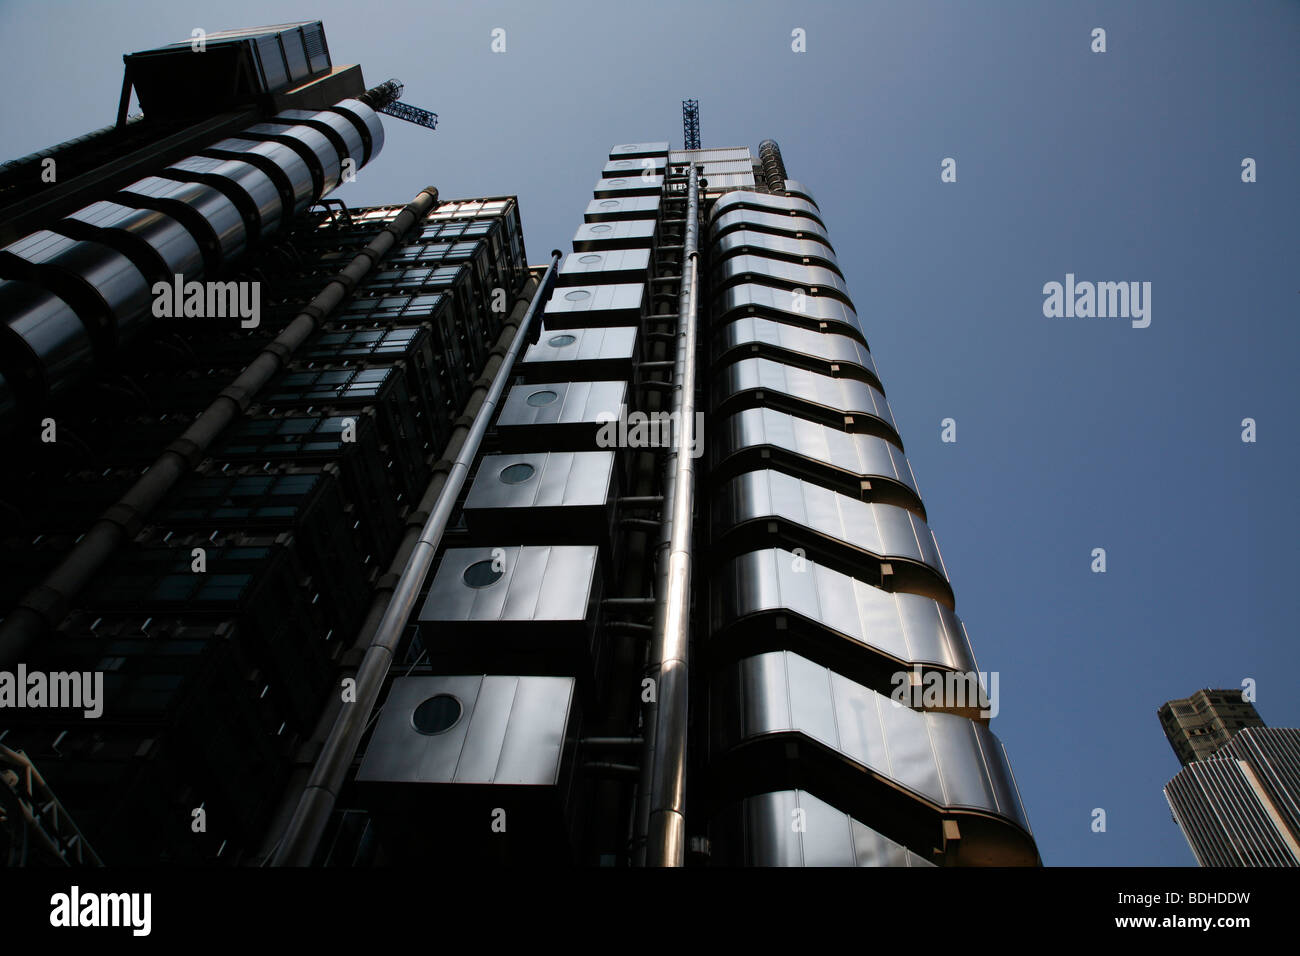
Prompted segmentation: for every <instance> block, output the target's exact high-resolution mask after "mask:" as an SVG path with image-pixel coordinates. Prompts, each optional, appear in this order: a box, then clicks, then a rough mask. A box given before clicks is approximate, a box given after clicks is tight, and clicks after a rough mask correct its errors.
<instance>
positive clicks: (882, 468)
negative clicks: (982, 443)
mask: <svg viewBox="0 0 1300 956" xmlns="http://www.w3.org/2000/svg"><path fill="white" fill-rule="evenodd" d="M709 447H710V448H711V449H712V456H713V457H712V460H713V476H714V477H715V479H716V478H724V477H730V476H731V475H734V474H735V473H736V472H737V471H745V470H749V469H751V468H755V467H766V463H767V460H768V459H769V458H770V459H771V465H772V466H773V467H777V468H780V469H782V470H784V471H789V472H790V473H792V474H798V475H800V476H802V477H806V478H809V479H810V480H812V481H815V482H818V483H824V484H827V485H828V486H829V487H832V488H837V489H840V490H842V491H845V492H847V493H849V494H857V493H859V492H860V493H861V494H862V496H863V498H864V499H866V500H869V501H884V502H887V503H890V504H898V505H901V506H902V507H904V508H907V509H908V510H909V511H912V512H914V513H915V514H918V515H920V516H921V517H922V518H924V517H925V507H924V506H923V505H922V504H921V499H920V495H919V493H918V492H917V489H916V480H915V478H913V476H912V468H911V466H910V465H909V464H908V463H907V459H906V458H905V457H904V456H903V453H902V452H901V451H899V450H898V448H896V447H895V446H894V445H892V444H890V443H889V442H887V441H885V440H884V439H883V438H877V437H876V436H875V435H855V434H850V433H848V432H843V431H839V430H837V429H834V428H829V427H827V426H825V425H819V424H817V423H816V422H810V421H808V420H807V419H803V418H799V417H797V416H795V415H789V414H786V413H785V412H779V411H776V410H774V409H771V408H749V409H746V410H745V411H743V412H738V413H736V414H735V415H732V416H730V417H729V418H725V419H723V420H722V421H721V422H719V423H718V424H717V425H715V426H714V431H713V435H712V437H711V439H710V441H709ZM732 459H734V460H732ZM864 483H865V484H867V485H869V487H863V485H864Z"/></svg>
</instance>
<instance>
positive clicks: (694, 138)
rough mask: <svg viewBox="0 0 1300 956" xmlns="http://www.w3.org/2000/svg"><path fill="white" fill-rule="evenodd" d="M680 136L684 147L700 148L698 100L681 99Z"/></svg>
mask: <svg viewBox="0 0 1300 956" xmlns="http://www.w3.org/2000/svg"><path fill="white" fill-rule="evenodd" d="M682 136H683V138H684V139H685V140H686V147H685V148H686V149H699V148H700V101H699V100H682Z"/></svg>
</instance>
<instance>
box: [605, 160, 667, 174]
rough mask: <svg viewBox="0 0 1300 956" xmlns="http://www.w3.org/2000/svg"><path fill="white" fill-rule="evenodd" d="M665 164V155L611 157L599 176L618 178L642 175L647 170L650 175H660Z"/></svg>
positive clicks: (665, 166)
mask: <svg viewBox="0 0 1300 956" xmlns="http://www.w3.org/2000/svg"><path fill="white" fill-rule="evenodd" d="M667 165H668V158H667V157H666V156H653V157H651V156H646V157H642V158H641V159H611V160H610V161H609V162H607V163H606V164H605V168H604V169H602V170H601V171H600V176H601V178H602V179H618V178H619V177H624V178H626V177H630V176H644V175H646V173H647V172H648V173H649V174H650V175H651V176H662V175H663V174H664V169H665V168H667Z"/></svg>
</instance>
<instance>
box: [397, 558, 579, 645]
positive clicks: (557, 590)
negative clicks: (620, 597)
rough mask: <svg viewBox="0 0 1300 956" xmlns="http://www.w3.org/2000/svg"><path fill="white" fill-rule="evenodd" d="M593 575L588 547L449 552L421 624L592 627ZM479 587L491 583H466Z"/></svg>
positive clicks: (425, 608) (420, 616) (444, 559)
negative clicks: (554, 623) (575, 624)
mask: <svg viewBox="0 0 1300 956" xmlns="http://www.w3.org/2000/svg"><path fill="white" fill-rule="evenodd" d="M484 562H486V563H487V565H488V567H482V565H483V563H484ZM493 565H495V569H494V568H493V567H492V566H493ZM473 568H478V569H479V571H480V572H481V575H476V574H475V573H474V572H473V571H472V570H471V569H473ZM466 572H470V573H469V579H468V580H467V578H466ZM596 575H597V569H596V548H595V547H592V546H587V545H563V546H561V545H556V546H550V547H548V546H541V545H539V546H522V547H520V546H503V547H498V548H489V547H483V548H448V549H447V551H446V552H445V553H444V554H443V557H442V562H441V563H440V564H439V565H438V571H437V573H436V574H435V575H434V578H433V583H432V584H431V585H430V586H429V595H428V597H427V598H426V599H425V602H424V607H423V608H422V609H421V610H420V613H419V620H420V621H421V622H456V621H460V622H465V621H491V622H503V621H510V622H514V623H515V624H522V623H525V622H544V621H569V622H573V621H579V622H585V621H592V622H594V618H595V613H596V612H595V602H596V600H597V599H598V597H599V594H598V590H597V588H596V580H597V576H596ZM480 581H487V582H489V583H484V584H480V585H477V586H476V584H475V583H470V582H480ZM436 633H443V632H442V631H438V632H436Z"/></svg>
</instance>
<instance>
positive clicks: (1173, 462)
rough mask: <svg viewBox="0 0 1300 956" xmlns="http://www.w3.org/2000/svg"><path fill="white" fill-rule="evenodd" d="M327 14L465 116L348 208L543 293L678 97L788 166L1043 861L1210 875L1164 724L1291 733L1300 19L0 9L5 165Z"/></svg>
mask: <svg viewBox="0 0 1300 956" xmlns="http://www.w3.org/2000/svg"><path fill="white" fill-rule="evenodd" d="M311 18H319V19H322V20H324V22H325V27H326V31H327V35H328V37H329V42H330V48H331V52H332V54H333V57H334V60H335V62H336V63H340V62H347V63H352V62H359V63H361V64H362V66H363V68H364V70H365V76H366V79H367V81H368V82H369V83H371V84H373V83H376V82H379V81H380V80H383V79H386V78H387V77H389V76H395V77H398V78H400V79H401V80H403V81H404V82H405V84H406V94H405V96H404V99H406V100H408V101H409V102H412V103H414V104H416V105H419V106H423V107H425V108H428V109H431V110H434V111H435V112H437V113H438V114H439V115H440V123H439V128H438V130H437V131H436V132H429V131H426V130H422V129H418V128H416V127H414V126H409V125H405V124H401V123H398V122H397V121H392V120H390V121H387V122H386V129H387V136H388V143H387V146H386V148H385V150H384V152H383V154H382V155H381V156H380V157H379V158H378V160H377V161H376V162H375V163H374V164H373V165H372V166H371V167H367V168H366V169H363V170H362V171H361V173H360V175H359V177H358V180H357V182H355V183H353V184H351V185H348V186H346V187H344V189H342V190H341V191H340V192H339V193H338V194H337V195H338V196H339V198H342V199H344V200H345V201H347V202H348V203H350V204H354V205H356V204H367V203H387V202H405V201H407V200H409V199H410V198H411V197H412V196H414V194H415V193H416V192H417V191H418V190H419V189H420V188H422V187H423V186H425V185H429V184H432V185H436V186H437V187H438V188H439V190H440V191H441V194H442V195H443V196H444V197H448V198H453V197H472V196H482V195H491V194H516V195H518V196H519V198H520V206H521V210H522V214H523V220H524V231H525V238H526V241H527V244H528V248H529V250H530V258H531V259H532V260H533V261H534V262H542V261H544V260H545V258H546V253H547V252H548V250H550V249H551V248H554V247H560V248H564V249H568V248H569V245H568V243H569V240H570V238H571V237H572V235H573V232H574V230H575V229H576V227H577V225H578V223H579V222H580V220H581V215H582V210H583V208H584V206H585V205H586V202H587V201H588V200H589V198H590V190H591V186H592V184H593V182H594V181H595V179H596V178H597V177H598V175H599V171H600V167H601V165H602V162H603V158H604V155H605V153H606V152H607V151H608V149H609V147H610V146H611V145H614V144H616V143H620V142H632V141H641V140H663V139H667V140H670V141H672V142H673V143H674V145H680V143H681V119H680V101H681V100H682V99H683V98H684V97H688V96H693V97H697V98H698V99H699V100H700V109H701V126H702V131H703V139H704V143H705V145H713V146H733V145H749V146H751V147H757V144H758V142H759V141H760V140H762V139H764V138H767V137H771V138H773V139H775V140H777V141H778V142H779V143H780V145H781V150H782V153H783V155H784V158H785V162H786V166H787V169H788V171H789V174H790V176H791V177H792V178H794V179H798V180H800V181H801V182H803V183H804V184H805V185H806V186H807V187H808V188H809V189H810V190H811V191H812V192H813V194H814V195H815V196H816V197H817V199H818V201H819V203H820V204H821V207H822V210H823V213H824V215H825V218H826V221H827V225H828V228H829V230H830V235H831V240H832V242H833V243H834V244H835V247H836V250H837V252H838V254H839V260H840V263H841V265H842V267H843V268H844V271H845V274H846V276H847V278H848V283H849V288H850V291H851V292H852V294H853V297H854V301H855V303H856V306H857V311H858V313H859V315H860V316H861V317H862V319H863V320H864V325H865V328H866V330H867V337H868V341H869V342H870V345H871V349H872V352H873V354H874V355H875V357H876V361H877V364H878V365H879V368H880V372H881V375H882V377H883V379H884V384H885V389H886V393H887V394H888V396H889V399H890V402H891V404H892V406H893V409H894V413H895V415H896V417H897V419H898V422H899V425H900V428H901V431H902V435H903V438H904V440H905V442H906V445H907V453H908V457H909V460H910V461H911V463H912V467H913V469H914V471H915V473H916V476H917V479H918V482H919V484H920V486H921V491H922V494H923V496H924V498H925V502H926V506H927V509H928V511H929V515H930V524H931V527H932V528H933V529H934V531H935V533H936V535H937V536H938V540H939V545H940V547H941V548H942V549H943V554H944V558H945V560H946V562H947V566H948V570H949V572H950V575H951V577H952V582H953V586H954V588H955V591H956V594H957V610H958V613H959V614H960V615H961V616H962V618H963V619H964V620H965V622H966V625H967V627H968V629H969V631H970V635H971V640H972V643H973V644H974V647H975V651H976V654H977V656H978V659H979V663H980V667H981V668H982V669H984V670H997V671H999V673H1000V675H1001V679H1000V692H1001V701H1000V705H1001V713H1000V715H999V716H998V718H997V719H996V720H995V721H994V723H993V729H994V730H995V731H996V732H997V734H998V735H999V736H1000V737H1001V739H1002V740H1003V742H1004V743H1005V744H1006V746H1007V748H1008V751H1009V753H1010V756H1011V760H1012V766H1013V767H1014V769H1015V771H1016V776H1017V780H1018V782H1019V785H1020V789H1021V792H1022V795H1023V797H1024V801H1025V804H1026V807H1027V809H1028V813H1029V819H1030V822H1031V823H1032V825H1033V827H1034V832H1035V836H1036V837H1037V839H1038V843H1039V848H1040V850H1041V852H1042V856H1043V859H1044V862H1046V863H1047V864H1049V865H1178V866H1182V865H1191V864H1192V863H1193V860H1192V856H1191V853H1190V851H1189V850H1188V849H1187V846H1186V843H1185V842H1184V841H1183V838H1182V836H1181V834H1180V833H1179V831H1178V829H1177V827H1176V826H1175V825H1174V824H1173V823H1172V822H1171V820H1170V815H1169V811H1168V808H1167V806H1166V805H1165V803H1164V799H1163V797H1162V795H1161V787H1162V786H1163V784H1164V783H1165V782H1166V781H1167V780H1168V778H1169V777H1170V776H1172V775H1173V774H1174V773H1175V772H1176V771H1177V769H1178V763H1177V760H1176V759H1175V757H1174V755H1173V752H1172V751H1171V750H1170V748H1169V746H1168V744H1167V743H1166V741H1165V739H1164V737H1163V735H1162V733H1161V730H1160V726H1159V723H1158V721H1157V719H1156V716H1155V712H1156V708H1157V707H1158V706H1159V705H1160V703H1161V702H1163V701H1164V700H1166V699H1169V698H1171V697H1181V696H1185V695H1187V694H1189V693H1191V692H1192V691H1194V690H1196V689H1198V688H1201V687H1207V686H1209V687H1219V686H1229V687H1235V686H1239V685H1240V684H1241V681H1242V680H1243V679H1245V678H1253V679H1255V680H1256V681H1257V683H1258V695H1259V699H1258V707H1259V710H1260V713H1261V715H1262V716H1263V717H1264V719H1265V720H1266V721H1267V722H1269V723H1270V724H1272V725H1274V726H1300V697H1298V696H1297V693H1296V690H1297V673H1298V672H1300V649H1298V648H1300V644H1298V642H1297V628H1296V621H1297V614H1296V611H1297V600H1296V594H1297V593H1298V592H1297V588H1296V587H1295V585H1294V583H1293V581H1292V579H1293V577H1294V574H1295V570H1296V552H1297V549H1296V541H1297V537H1298V533H1300V520H1298V509H1297V506H1296V493H1295V490H1294V479H1295V475H1296V474H1297V472H1298V471H1300V455H1297V451H1296V441H1295V435H1294V430H1293V429H1294V424H1293V419H1294V418H1295V415H1296V411H1297V409H1298V408H1300V402H1297V385H1296V381H1297V377H1296V375H1295V373H1294V364H1295V362H1296V356H1297V355H1298V354H1300V332H1298V331H1297V323H1296V319H1297V312H1298V310H1297V305H1298V304H1300V299H1297V295H1300V286H1298V285H1297V278H1298V276H1300V268H1298V266H1300V261H1298V259H1300V255H1298V250H1300V245H1298V244H1297V241H1296V240H1297V235H1296V223H1297V221H1300V176H1298V172H1300V170H1298V163H1297V161H1298V160H1300V133H1298V130H1300V124H1297V122H1296V119H1295V117H1296V115H1297V114H1298V113H1300V109H1298V106H1300V104H1298V103H1297V91H1300V57H1297V56H1296V52H1295V51H1296V49H1297V47H1298V46H1300V43H1298V41H1300V5H1297V4H1295V3H1291V2H1262V0H1261V2H1254V3H1226V2H1224V3H1195V4H1194V3H1190V2H1146V3H1142V4H1131V3H1122V2H1116V3H1073V4H1057V3H1051V4H1044V3H1010V2H992V3H985V4H968V3H919V2H918V3H889V4H867V3H848V4H828V3H816V2H800V3H763V2H747V3H744V4H739V3H722V2H717V0H696V2H686V3H678V2H671V0H664V2H658V0H657V2H655V3H636V4H631V3H629V4H626V5H623V4H608V3H606V4H596V3H584V4H578V3H542V2H534V3H520V4H501V5H490V4H482V5H478V4H475V5H473V6H472V7H470V8H468V9H465V8H463V7H462V6H461V5H451V4H436V3H429V2H421V3H399V2H378V0H376V2H371V3H365V4H358V3H338V2H315V3H310V4H308V3H280V2H277V0H257V2H243V0H226V2H223V3H221V4H213V3H191V2H187V0H163V2H157V3H135V2H129V3H128V2H122V3H107V2H104V3H68V2H60V0H52V2H46V3H35V2H22V0H19V2H15V0H6V2H3V3H0V53H3V56H0V86H3V88H4V89H7V90H10V91H18V93H19V95H11V96H8V97H5V98H3V99H0V131H3V143H4V149H3V152H4V153H5V154H6V155H7V156H10V157H12V156H17V155H20V154H24V153H27V152H30V151H31V150H34V149H39V148H42V147H45V146H48V145H51V144H53V143H55V142H57V141H60V140H62V139H66V138H69V137H72V136H76V135H80V134H82V133H84V132H87V131H89V130H90V129H92V128H97V127H99V126H103V125H105V124H107V123H109V122H111V121H112V119H113V117H114V114H115V110H116V105H117V97H118V90H119V86H120V83H121V66H122V64H121V55H122V54H123V53H125V52H128V51H133V50H138V49H144V48H147V47H150V46H154V45H157V44H160V43H165V42H171V41H174V40H179V39H183V38H186V37H188V36H189V34H190V31H191V30H192V29H193V28H194V27H203V28H205V29H209V30H217V29H223V28H229V27H240V26H251V25H259V24H264V23H273V22H283V21H287V20H297V19H311ZM495 27H501V28H504V29H505V30H506V52H505V53H499V54H494V53H492V52H491V50H490V43H491V31H492V30H493V28H495ZM1096 27H1101V28H1104V29H1105V30H1106V45H1107V51H1106V52H1105V53H1093V52H1091V50H1090V45H1091V34H1092V30H1093V29H1094V28H1096ZM795 28H802V29H803V30H805V31H806V37H807V41H806V42H807V51H806V52H804V53H794V52H792V50H791V31H792V30H793V29H795ZM945 157H952V158H954V159H955V160H956V161H957V181H956V182H955V183H941V182H940V175H939V174H940V163H941V161H942V160H943V159H944V158H945ZM1244 157H1252V158H1253V159H1255V160H1256V163H1257V175H1258V181H1257V182H1255V183H1250V184H1246V183H1243V182H1242V181H1241V161H1242V159H1243V158H1244ZM1067 273H1073V274H1075V276H1076V278H1077V279H1078V280H1080V281H1082V280H1089V281H1142V282H1150V283H1151V285H1152V297H1151V298H1152V302H1151V306H1152V311H1151V318H1152V321H1151V325H1150V327H1148V328H1145V329H1135V328H1133V327H1131V325H1130V324H1129V323H1128V322H1127V321H1124V320H1122V319H1081V318H1073V319H1066V318H1046V317H1044V315H1043V308H1042V306H1043V298H1044V297H1043V292H1042V289H1043V285H1044V284H1045V283H1047V282H1051V281H1057V282H1063V281H1064V280H1065V276H1066V274H1067ZM949 417H951V418H954V419H955V420H956V422H957V441H956V442H955V443H944V442H942V441H940V422H941V420H942V419H944V418H949ZM1246 417H1250V418H1254V419H1255V420H1256V422H1257V428H1258V440H1257V441H1256V442H1255V443H1253V444H1246V443H1243V442H1242V440H1241V431H1242V428H1241V421H1242V419H1243V418H1246ZM1289 429H1291V430H1289ZM1098 547H1100V548H1105V549H1106V556H1107V571H1106V573H1104V574H1094V573H1092V572H1091V570H1090V565H1091V563H1092V556H1091V553H1092V550H1093V549H1094V548H1098ZM1096 807H1100V808H1103V809H1105V810H1106V814H1107V829H1106V832H1104V833H1094V832H1092V830H1091V827H1090V824H1091V819H1092V817H1091V813H1092V810H1093V808H1096Z"/></svg>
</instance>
